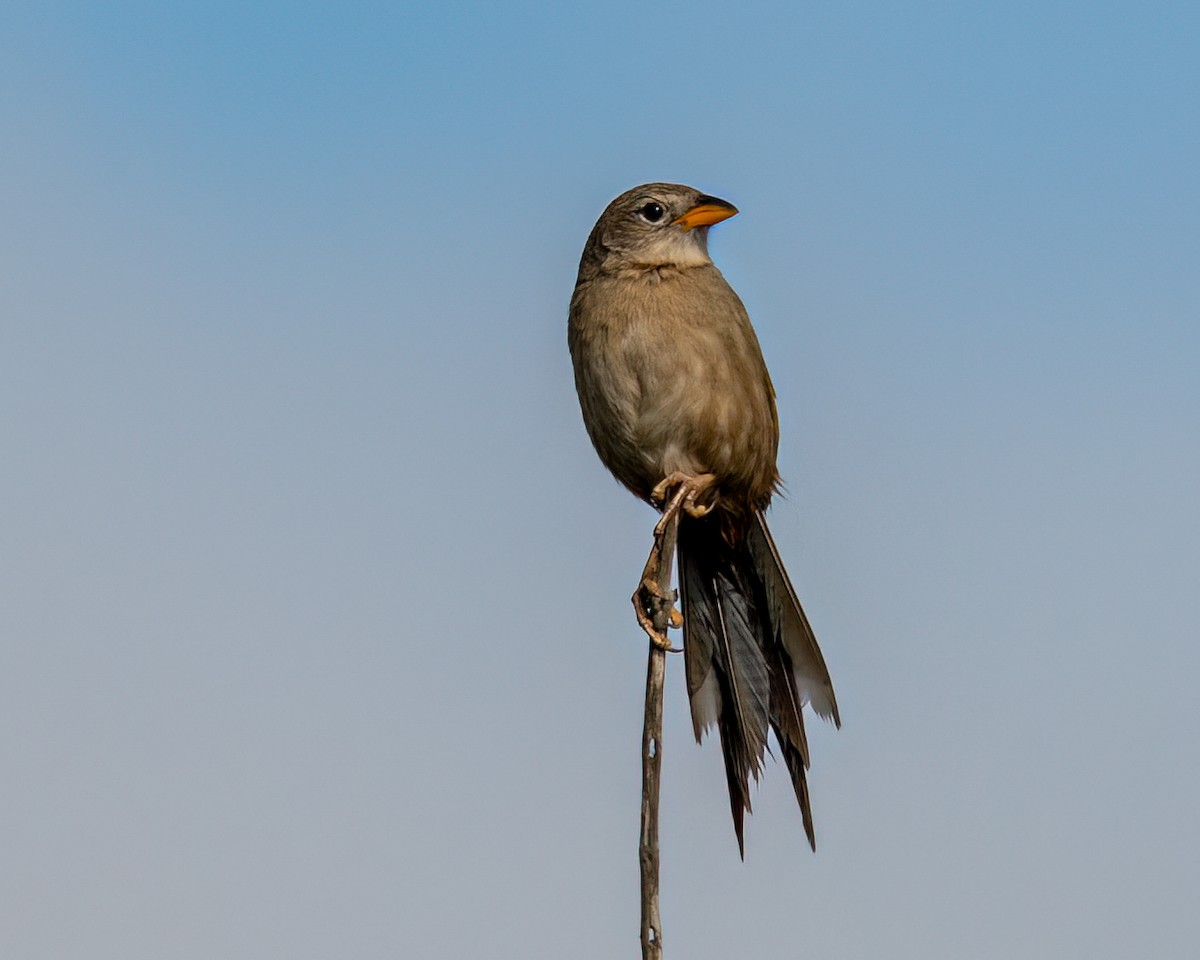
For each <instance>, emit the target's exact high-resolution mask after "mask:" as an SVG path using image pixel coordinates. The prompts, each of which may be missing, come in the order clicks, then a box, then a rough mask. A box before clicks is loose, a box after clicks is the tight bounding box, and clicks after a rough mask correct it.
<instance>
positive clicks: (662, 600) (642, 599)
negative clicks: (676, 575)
mask: <svg viewBox="0 0 1200 960" xmlns="http://www.w3.org/2000/svg"><path fill="white" fill-rule="evenodd" d="M631 599H632V600H633V612H634V615H635V616H636V617H637V622H638V625H639V626H640V627H641V628H642V629H643V630H645V631H646V636H648V637H649V638H650V642H651V643H652V644H654V645H655V646H656V647H658V648H659V649H660V650H665V651H666V652H667V653H682V652H683V651H682V650H681V649H679V648H678V647H675V646H673V645H672V644H671V639H670V638H669V637H668V636H667V633H666V630H665V629H663V630H660V629H659V627H658V624H659V622H660V618H661V617H662V613H661V610H662V608H663V607H664V606H667V607H669V608H670V609H669V612H668V613H667V615H666V617H665V625H666V626H667V627H679V626H681V625H682V624H683V615H682V614H680V612H679V611H678V610H676V609H675V606H674V604H673V600H674V597H673V596H663V589H662V587H661V586H659V584H658V583H656V582H655V581H654V580H653V579H652V578H651V577H644V578H643V579H642V582H641V583H639V584H638V588H637V589H636V590H635V591H634V592H633V597H632V598H631Z"/></svg>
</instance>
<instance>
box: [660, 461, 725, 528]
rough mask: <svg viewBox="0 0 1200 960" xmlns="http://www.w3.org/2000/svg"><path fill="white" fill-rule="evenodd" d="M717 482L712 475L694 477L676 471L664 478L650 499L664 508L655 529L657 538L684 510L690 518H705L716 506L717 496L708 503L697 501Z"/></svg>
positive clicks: (704, 474) (713, 496) (705, 474)
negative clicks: (672, 491) (668, 497)
mask: <svg viewBox="0 0 1200 960" xmlns="http://www.w3.org/2000/svg"><path fill="white" fill-rule="evenodd" d="M716 482H717V478H716V476H715V475H714V474H711V473H701V474H697V475H696V476H694V477H693V476H692V475H690V474H687V473H682V472H680V471H679V470H676V471H675V472H674V473H671V474H668V475H667V476H665V477H663V479H662V480H660V481H659V482H658V484H657V486H655V488H654V489H653V490H651V491H650V499H651V500H653V501H654V502H655V503H657V504H658V505H659V506H661V507H662V512H663V514H662V519H661V520H659V521H658V526H656V527H655V528H654V534H655V536H660V535H661V533H662V531H663V530H665V529H666V527H667V524H668V523H670V522H671V519H672V518H673V517H674V516H675V515H676V514H677V513H679V511H680V510H682V511H683V512H684V513H686V514H687V515H688V516H689V517H703V516H704V515H705V514H707V513H709V512H710V511H711V510H712V508H713V507H714V506H716V502H717V496H716V494H715V493H713V495H712V497H711V498H710V499H709V502H708V503H697V500H698V499H699V498H700V497H701V496H702V495H704V494H706V493H708V491H709V490H710V489H711V488H712V486H713V484H715V483H716ZM672 489H674V491H675V492H674V493H672V494H670V499H669V500H668V499H667V496H668V493H669V491H671V490H672Z"/></svg>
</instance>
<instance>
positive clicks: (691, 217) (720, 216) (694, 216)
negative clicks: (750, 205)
mask: <svg viewBox="0 0 1200 960" xmlns="http://www.w3.org/2000/svg"><path fill="white" fill-rule="evenodd" d="M737 212H738V208H737V207H735V206H734V205H733V204H732V203H729V202H727V201H725V200H718V199H717V198H716V197H701V198H700V202H699V203H698V204H696V205H695V206H694V207H692V208H691V209H690V210H688V211H687V212H685V213H684V214H683V215H681V216H679V217H676V218H675V223H677V224H679V225H680V226H681V227H683V229H684V230H691V229H693V228H695V227H711V226H712V225H713V224H714V223H720V222H721V221H722V220H728V219H729V218H730V217H732V216H733V215H734V214H735V213H737Z"/></svg>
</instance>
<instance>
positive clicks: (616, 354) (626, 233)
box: [568, 183, 841, 854]
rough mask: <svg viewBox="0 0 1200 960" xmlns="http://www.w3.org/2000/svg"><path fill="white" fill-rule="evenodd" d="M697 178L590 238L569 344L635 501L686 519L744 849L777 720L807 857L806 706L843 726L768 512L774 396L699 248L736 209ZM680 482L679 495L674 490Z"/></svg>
mask: <svg viewBox="0 0 1200 960" xmlns="http://www.w3.org/2000/svg"><path fill="white" fill-rule="evenodd" d="M737 212H738V211H737V208H736V207H734V206H733V205H732V204H730V203H728V202H726V201H724V200H719V199H717V198H716V197H710V196H707V195H705V194H703V193H700V192H699V191H698V190H695V189H693V188H691V187H686V186H682V185H680V184H672V183H648V184H644V185H642V186H640V187H634V188H633V189H632V190H629V191H627V192H625V193H623V194H621V196H619V197H617V198H616V199H615V200H614V201H613V202H612V203H610V204H609V205H608V208H607V209H606V210H605V211H604V213H603V214H601V216H600V219H599V220H598V221H597V222H596V226H595V227H594V228H593V229H592V233H591V236H589V237H588V241H587V244H586V245H585V247H584V249H583V257H582V259H581V260H580V263H579V278H578V280H577V281H576V284H575V292H574V295H573V296H572V298H571V310H570V319H569V322H568V341H569V344H570V349H571V359H572V362H573V364H574V368H575V386H576V389H577V391H578V393H579V403H580V407H581V408H582V411H583V420H584V424H585V425H586V427H587V431H588V435H589V436H590V437H591V440H592V444H593V445H594V446H595V448H596V452H597V453H598V454H599V455H600V459H601V460H602V461H603V462H604V465H605V466H607V467H608V469H609V470H610V471H612V473H613V475H614V476H615V477H616V478H617V480H619V481H620V482H621V483H622V484H624V485H625V486H626V487H628V488H629V490H631V491H632V492H633V493H634V494H635V495H636V496H638V497H640V498H642V499H643V500H646V501H647V502H649V503H651V504H653V505H654V506H657V507H659V508H662V507H663V505H664V503H665V502H666V501H667V500H668V498H669V497H670V498H671V499H672V503H673V504H674V505H675V506H676V507H677V508H678V507H680V506H682V509H680V511H679V530H678V570H679V585H680V600H681V603H682V620H683V648H684V660H685V672H686V675H687V686H688V698H689V700H690V704H691V712H692V723H693V726H694V728H695V733H696V739H697V741H700V740H701V739H702V736H703V734H704V732H705V730H707V729H708V728H709V727H710V726H711V725H712V724H714V723H715V724H716V726H717V731H718V733H719V734H720V740H721V748H722V751H723V753H724V757H725V772H726V777H727V780H728V785H729V801H730V807H731V810H732V812H733V822H734V830H735V832H736V833H737V840H738V849H739V851H741V852H742V853H743V854H744V850H745V845H744V837H743V818H744V814H745V812H746V811H749V810H750V777H751V776H753V777H754V778H755V779H756V780H757V779H758V777H759V775H760V774H761V772H762V764H763V756H764V751H765V750H766V749H767V730H768V728H770V729H772V730H774V732H775V738H776V740H777V741H778V743H779V747H780V750H781V751H782V754H783V760H784V762H785V764H786V765H787V768H788V772H789V773H790V774H791V778H792V784H793V786H794V787H795V791H796V799H797V800H798V801H799V804H800V810H801V814H802V816H803V819H804V829H805V832H806V833H807V835H808V840H809V843H810V844H811V845H812V846H813V849H816V840H815V835H814V832H813V823H812V810H811V807H810V804H809V796H808V787H807V785H806V782H805V771H806V769H807V768H808V765H809V754H808V743H807V739H806V737H805V732H804V719H803V716H802V713H801V708H802V707H803V705H804V704H805V703H808V704H810V705H811V706H812V708H813V710H815V711H816V713H817V714H818V715H819V716H821V717H824V718H826V719H831V720H832V721H833V722H834V723H835V724H837V725H838V726H840V725H841V721H840V719H839V717H838V709H837V701H836V699H835V698H834V693H833V684H832V683H831V681H830V679H829V671H828V670H827V669H826V667H825V660H824V658H823V657H822V656H821V650H820V648H819V647H818V646H817V639H816V637H815V636H814V635H813V631H812V627H810V626H809V623H808V618H807V617H806V616H805V615H804V611H803V609H801V607H800V601H799V600H798V599H797V597H796V592H795V590H794V589H793V588H792V585H791V582H790V581H789V580H788V576H787V573H786V572H784V569H783V564H782V562H781V561H780V558H779V553H778V551H777V550H776V549H775V544H774V542H773V541H772V539H771V534H770V532H769V531H768V530H767V524H766V520H765V519H764V517H763V511H764V510H765V509H766V508H767V505H768V504H769V503H770V501H771V496H772V494H773V493H774V492H775V491H776V489H777V488H778V486H779V472H778V470H777V469H776V465H775V457H776V451H777V449H778V446H779V421H778V419H777V416H776V410H775V391H774V388H773V387H772V385H771V378H770V376H769V375H768V374H767V368H766V364H765V363H764V362H763V357H762V351H761V349H760V347H759V344H758V338H757V337H756V336H755V335H754V330H753V328H752V327H751V326H750V320H749V317H748V316H747V315H746V308H745V307H744V306H743V305H742V301H741V300H740V299H738V296H737V294H736V293H734V292H733V289H732V288H731V287H730V286H729V284H728V283H726V282H725V278H724V277H723V276H721V273H720V271H719V270H717V268H716V267H715V266H713V262H712V260H711V259H710V258H709V255H708V230H709V227H711V226H712V225H713V224H715V223H719V222H720V221H722V220H725V219H727V218H729V217H732V216H733V215H734V214H736V213H737ZM673 491H674V493H675V496H674V497H671V494H672V492H673Z"/></svg>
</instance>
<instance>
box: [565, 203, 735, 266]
mask: <svg viewBox="0 0 1200 960" xmlns="http://www.w3.org/2000/svg"><path fill="white" fill-rule="evenodd" d="M737 212H738V211H737V207H735V206H734V205H733V204H732V203H729V202H727V201H725V200H719V199H718V198H716V197H710V196H708V195H707V194H704V193H701V192H700V191H699V190H696V189H694V188H693V187H686V186H684V185H682V184H678V183H645V184H642V185H641V186H640V187H634V188H633V189H632V190H627V191H625V192H624V193H623V194H621V195H620V196H619V197H617V199H615V200H614V201H613V202H612V203H610V204H609V205H608V207H607V209H606V210H605V211H604V213H602V214H601V215H600V219H599V220H597V221H596V226H595V227H594V228H593V229H592V235H591V237H590V238H589V239H588V244H587V247H586V248H585V249H584V260H585V262H587V261H588V260H589V259H591V260H592V263H593V265H594V266H595V267H596V268H598V269H601V270H604V269H618V270H619V269H628V268H634V269H636V268H648V269H652V268H656V267H665V266H675V267H700V266H706V265H707V264H710V263H712V260H711V259H710V258H709V256H708V228H709V227H711V226H712V225H713V224H714V223H720V222H721V221H722V220H727V219H728V218H729V217H732V216H733V215H734V214H735V213H737Z"/></svg>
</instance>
